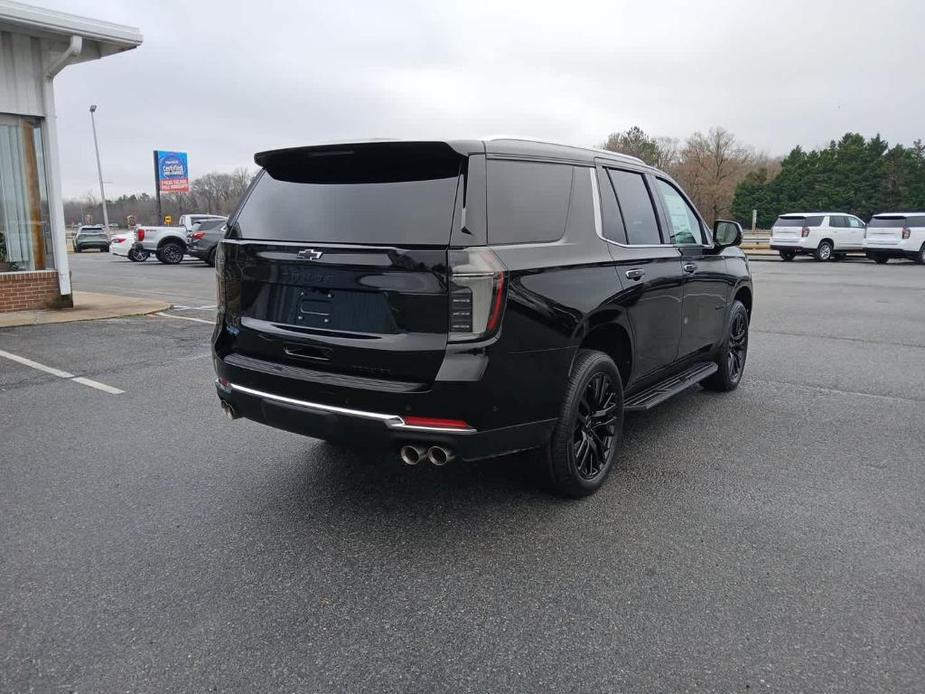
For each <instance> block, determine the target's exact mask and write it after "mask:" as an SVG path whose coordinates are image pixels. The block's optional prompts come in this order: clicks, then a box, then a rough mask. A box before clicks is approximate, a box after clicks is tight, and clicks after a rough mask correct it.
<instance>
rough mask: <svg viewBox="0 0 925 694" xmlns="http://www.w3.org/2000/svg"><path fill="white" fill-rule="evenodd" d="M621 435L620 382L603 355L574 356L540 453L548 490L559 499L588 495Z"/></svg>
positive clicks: (604, 475)
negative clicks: (554, 419)
mask: <svg viewBox="0 0 925 694" xmlns="http://www.w3.org/2000/svg"><path fill="white" fill-rule="evenodd" d="M622 434H623V382H622V380H621V378H620V372H619V371H618V370H617V367H616V364H614V362H613V360H612V359H611V358H610V357H609V356H608V355H606V354H604V353H603V352H598V351H596V350H589V349H582V350H579V351H578V354H577V355H576V357H575V362H574V364H573V365H572V370H571V373H570V374H569V380H568V385H567V387H566V391H565V397H564V399H563V403H562V409H561V411H560V413H559V421H558V422H557V423H556V427H555V429H554V430H553V434H552V437H551V438H550V440H549V443H548V444H547V447H546V464H547V468H546V469H547V473H548V482H549V487H550V488H551V490H552V491H553V492H555V493H556V494H559V495H561V496H567V497H572V498H579V497H583V496H588V495H589V494H593V493H594V492H595V491H597V489H598V488H599V487H600V486H601V485H602V484H603V483H604V480H605V479H606V478H607V475H608V474H609V473H610V470H611V468H612V467H613V463H614V459H615V457H616V450H617V447H618V446H619V444H620V439H621V437H622Z"/></svg>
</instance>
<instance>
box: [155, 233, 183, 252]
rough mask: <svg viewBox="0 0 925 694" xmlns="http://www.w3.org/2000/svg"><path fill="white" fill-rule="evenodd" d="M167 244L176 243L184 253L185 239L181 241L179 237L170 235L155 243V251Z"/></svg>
mask: <svg viewBox="0 0 925 694" xmlns="http://www.w3.org/2000/svg"><path fill="white" fill-rule="evenodd" d="M168 243H178V244H180V247H181V248H182V249H183V252H184V253H185V252H186V239H181V238H180V237H179V236H175V235H173V234H171V235H170V236H165V237H164V238H162V239H161V240H160V241H158V242H157V250H161V249H162V248H163V247H164V246H166V245H167V244H168Z"/></svg>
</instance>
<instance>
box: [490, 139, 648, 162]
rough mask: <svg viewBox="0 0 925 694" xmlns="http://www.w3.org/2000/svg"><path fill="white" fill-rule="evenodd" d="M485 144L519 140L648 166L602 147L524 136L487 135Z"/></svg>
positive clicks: (629, 155) (628, 156)
mask: <svg viewBox="0 0 925 694" xmlns="http://www.w3.org/2000/svg"><path fill="white" fill-rule="evenodd" d="M481 139H482V140H484V141H485V142H490V141H492V140H519V141H521V142H535V143H536V144H540V145H554V146H558V147H572V148H574V149H583V150H585V151H586V152H599V153H601V154H606V155H607V156H610V157H619V158H621V159H629V160H630V161H634V162H638V163H639V164H642V165H643V166H648V164H646V163H645V162H644V161H643V160H642V159H640V158H639V157H634V156H633V155H632V154H621V153H620V152H611V151H610V150H609V149H601V148H600V147H579V146H576V145H567V144H564V143H562V142H550V141H549V140H541V139H539V138H536V137H527V136H524V135H487V136H485V137H483V138H481Z"/></svg>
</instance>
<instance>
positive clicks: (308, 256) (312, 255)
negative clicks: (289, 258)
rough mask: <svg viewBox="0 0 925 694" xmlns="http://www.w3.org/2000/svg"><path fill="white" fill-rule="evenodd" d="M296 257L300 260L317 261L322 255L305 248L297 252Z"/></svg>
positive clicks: (312, 249)
mask: <svg viewBox="0 0 925 694" xmlns="http://www.w3.org/2000/svg"><path fill="white" fill-rule="evenodd" d="M298 255H299V257H300V258H302V260H319V259H320V258H321V256H323V255H324V253H322V252H321V251H316V250H315V249H314V248H306V249H304V250H301V251H299V253H298Z"/></svg>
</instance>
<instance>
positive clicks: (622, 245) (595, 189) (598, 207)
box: [589, 168, 678, 249]
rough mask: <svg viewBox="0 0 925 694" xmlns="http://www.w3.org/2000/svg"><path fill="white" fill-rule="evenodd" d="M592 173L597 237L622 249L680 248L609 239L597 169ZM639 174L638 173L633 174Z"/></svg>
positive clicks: (670, 245) (669, 244) (665, 244)
mask: <svg viewBox="0 0 925 694" xmlns="http://www.w3.org/2000/svg"><path fill="white" fill-rule="evenodd" d="M589 171H590V172H591V195H593V196H594V199H593V200H592V203H593V205H594V233H595V234H597V237H598V238H599V239H600V240H601V241H603V242H604V243H609V244H610V245H612V246H619V247H620V248H675V249H676V248H678V246H675V245H674V244H673V243H648V244H638V245H637V244H627V243H620V242H619V241H614V240H613V239H608V238H606V237H605V236H604V231H603V230H604V221H603V218H602V216H601V198H600V188H599V187H598V185H597V169H596V168H593V169H589ZM633 173H637V172H635V171H634V172H633Z"/></svg>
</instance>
